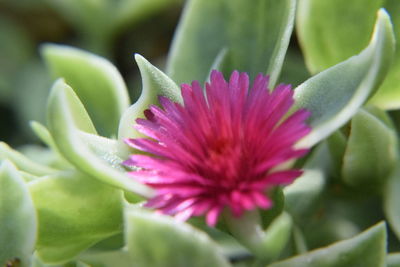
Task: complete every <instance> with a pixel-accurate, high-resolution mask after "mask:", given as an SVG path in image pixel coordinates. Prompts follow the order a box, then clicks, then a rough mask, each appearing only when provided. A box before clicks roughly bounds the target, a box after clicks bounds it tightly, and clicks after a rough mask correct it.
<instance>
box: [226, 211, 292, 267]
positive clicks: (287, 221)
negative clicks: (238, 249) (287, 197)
mask: <svg viewBox="0 0 400 267" xmlns="http://www.w3.org/2000/svg"><path fill="white" fill-rule="evenodd" d="M224 217H225V221H226V223H227V225H228V228H229V231H230V232H231V233H232V235H233V236H234V237H235V238H236V239H238V241H240V243H241V244H243V245H244V246H245V247H247V248H248V249H249V250H250V251H252V252H253V253H254V254H255V255H256V256H257V258H258V259H259V260H260V261H262V262H268V261H271V260H273V259H275V258H277V257H278V256H279V254H280V253H281V252H282V250H283V248H284V247H285V245H286V243H287V242H288V241H289V238H290V235H291V230H292V218H291V216H290V215H289V214H288V213H286V212H282V213H281V214H280V215H279V216H277V217H276V218H275V219H274V220H273V221H272V222H271V223H270V224H269V225H268V227H267V229H266V230H264V229H262V224H261V218H260V214H259V211H258V210H253V211H247V212H246V213H245V214H243V215H241V216H240V217H238V218H236V217H234V216H233V215H231V214H230V213H229V212H227V213H225V216H224Z"/></svg>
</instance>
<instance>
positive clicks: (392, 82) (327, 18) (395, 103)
mask: <svg viewBox="0 0 400 267" xmlns="http://www.w3.org/2000/svg"><path fill="white" fill-rule="evenodd" d="M381 7H385V8H386V9H387V10H388V12H389V13H390V14H391V15H392V21H393V23H394V29H395V34H396V37H399V36H400V35H399V34H400V27H399V26H400V24H399V23H400V16H398V14H399V12H400V3H399V1H397V0H374V1H364V0H352V1H347V0H335V1H320V0H300V1H299V8H298V15H297V21H296V25H297V34H298V36H299V40H300V44H301V47H302V50H303V52H304V56H305V59H306V62H307V66H308V68H309V70H311V72H312V73H317V72H320V71H322V70H324V69H326V68H328V67H331V66H333V65H335V64H337V63H339V62H341V61H343V60H345V59H346V58H348V57H350V56H351V55H353V54H355V53H358V52H360V51H361V49H362V48H363V47H364V46H366V45H367V44H368V35H369V33H370V31H371V28H372V25H373V24H374V19H375V13H376V10H378V9H379V8H381ZM399 48H400V43H399V42H398V43H397V45H396V50H397V52H396V54H395V56H394V64H393V66H392V67H391V70H390V72H389V74H388V77H387V78H386V80H385V81H384V83H383V84H382V86H381V88H380V89H379V90H378V92H377V94H376V95H375V96H374V97H373V98H372V99H371V102H372V103H374V104H376V105H378V106H379V107H381V108H386V109H396V108H399V107H400V94H399V92H400V90H398V89H399V84H400V78H399V77H400V53H399V52H398V50H399Z"/></svg>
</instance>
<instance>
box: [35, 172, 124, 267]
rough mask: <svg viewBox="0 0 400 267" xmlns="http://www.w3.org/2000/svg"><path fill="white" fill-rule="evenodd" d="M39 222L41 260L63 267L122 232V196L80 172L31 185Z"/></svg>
mask: <svg viewBox="0 0 400 267" xmlns="http://www.w3.org/2000/svg"><path fill="white" fill-rule="evenodd" d="M29 186H30V191H31V193H32V196H33V200H34V204H35V207H36V210H37V213H38V218H39V236H38V242H37V245H36V249H37V253H38V256H39V258H40V259H41V260H43V262H45V263H52V264H53V263H54V264H56V263H62V262H66V261H68V260H70V259H72V258H73V257H74V256H76V255H77V254H78V253H80V252H81V251H83V250H85V249H86V248H88V247H90V246H91V245H93V244H95V243H97V242H99V241H100V240H102V239H104V238H107V237H109V236H112V235H115V234H116V233H118V232H120V231H121V230H122V192H121V191H120V190H117V189H114V188H112V187H110V186H107V185H105V184H103V183H101V182H98V181H96V179H93V178H92V177H87V176H86V175H84V174H80V173H78V172H63V173H61V172H59V173H57V174H54V175H52V176H48V177H44V178H41V179H39V180H35V181H33V182H31V183H30V184H29Z"/></svg>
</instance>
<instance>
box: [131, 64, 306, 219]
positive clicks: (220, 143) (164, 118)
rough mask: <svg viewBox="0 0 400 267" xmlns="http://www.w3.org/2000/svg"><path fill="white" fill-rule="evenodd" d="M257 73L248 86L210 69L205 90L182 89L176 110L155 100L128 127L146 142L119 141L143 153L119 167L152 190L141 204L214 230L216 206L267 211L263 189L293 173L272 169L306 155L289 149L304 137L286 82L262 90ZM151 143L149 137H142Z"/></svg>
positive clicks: (242, 78) (263, 80)
mask: <svg viewBox="0 0 400 267" xmlns="http://www.w3.org/2000/svg"><path fill="white" fill-rule="evenodd" d="M268 82H269V77H268V76H264V75H262V74H259V75H257V77H256V78H255V80H254V82H253V84H252V86H251V88H250V85H249V84H250V82H249V77H248V75H247V74H246V73H239V72H238V71H234V72H233V73H232V74H231V76H230V79H229V81H226V80H225V79H224V77H223V75H222V73H220V72H218V71H216V70H213V71H212V72H211V75H210V82H209V83H206V85H205V90H203V88H202V86H201V85H200V83H199V82H197V81H194V82H192V83H191V84H183V85H182V86H181V89H182V90H181V91H182V98H183V103H184V104H183V105H181V104H178V103H174V102H172V101H171V100H170V99H168V98H166V97H163V96H160V97H159V102H160V107H158V106H155V105H152V106H150V107H149V109H148V110H146V111H145V117H146V119H137V121H136V125H135V128H136V129H137V130H138V131H139V132H141V133H142V134H144V135H146V136H147V137H148V138H136V139H126V140H125V142H126V143H127V144H128V145H130V146H132V147H134V148H136V149H138V150H141V151H143V152H145V153H147V154H143V155H133V156H131V157H130V159H128V160H127V161H125V162H124V164H126V165H130V166H135V167H137V168H138V170H137V171H132V172H130V174H129V175H130V177H132V179H135V180H137V181H139V182H141V183H144V184H146V185H148V186H150V187H152V188H153V189H154V190H155V191H156V197H154V198H152V199H150V200H148V202H147V204H146V206H147V207H150V208H154V209H157V210H158V211H160V212H162V213H164V214H169V215H174V216H175V218H177V219H178V220H182V221H184V220H187V219H188V218H190V217H192V216H201V215H206V222H207V224H208V225H210V226H214V225H215V224H216V223H217V221H218V217H219V215H220V213H221V212H222V210H223V209H226V208H227V210H230V211H231V212H232V213H233V215H234V216H241V215H242V214H243V212H245V211H246V210H253V209H256V208H262V209H269V208H271V207H272V205H273V203H272V200H271V199H270V198H269V197H268V195H266V192H268V189H270V188H272V187H275V186H282V185H287V184H290V183H292V182H293V180H294V179H296V178H297V177H299V176H300V175H301V174H302V172H301V171H300V170H297V169H294V170H291V169H289V170H283V171H276V170H277V168H276V167H277V166H282V164H284V163H285V162H287V161H289V160H296V159H297V158H300V157H302V156H303V155H304V154H305V153H307V152H308V150H307V149H296V148H295V144H296V143H297V142H298V141H299V140H300V139H301V138H303V137H304V136H305V135H307V134H308V133H309V132H310V130H311V129H310V127H309V126H307V124H306V120H307V119H308V117H309V116H310V113H309V112H308V111H306V110H297V111H294V112H293V113H292V114H291V115H288V114H287V113H288V111H289V110H291V109H292V108H293V104H294V99H293V91H292V89H291V86H290V85H285V84H280V85H278V86H277V87H276V88H275V89H274V90H270V88H268ZM149 138H151V139H149Z"/></svg>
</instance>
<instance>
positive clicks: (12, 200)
mask: <svg viewBox="0 0 400 267" xmlns="http://www.w3.org/2000/svg"><path fill="white" fill-rule="evenodd" d="M36 228H37V221H36V213H35V208H34V206H33V202H32V199H31V196H30V194H29V191H28V188H27V187H26V184H25V182H24V180H23V179H22V177H21V176H20V175H19V174H18V171H17V170H16V169H15V167H14V166H13V165H12V164H11V163H10V162H8V161H3V162H2V164H1V165H0V265H1V266H14V265H8V264H7V263H9V264H11V263H12V262H14V263H15V264H18V266H23V267H28V266H30V265H29V262H30V257H31V255H32V253H33V250H34V247H35V242H36ZM15 266H16V265H15Z"/></svg>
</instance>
